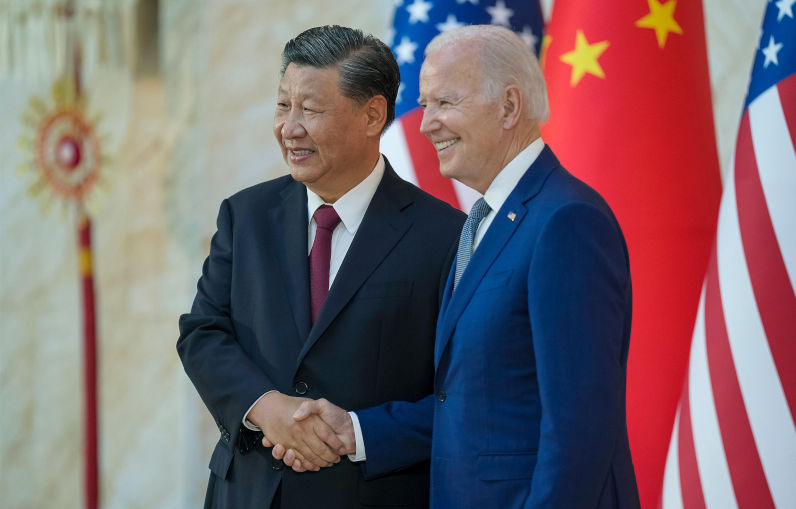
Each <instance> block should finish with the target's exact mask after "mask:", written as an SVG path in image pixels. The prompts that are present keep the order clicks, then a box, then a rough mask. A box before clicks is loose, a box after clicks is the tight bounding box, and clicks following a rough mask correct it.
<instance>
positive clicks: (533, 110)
mask: <svg viewBox="0 0 796 509" xmlns="http://www.w3.org/2000/svg"><path fill="white" fill-rule="evenodd" d="M470 41H472V42H474V43H476V44H477V45H478V49H479V51H480V55H478V56H479V61H480V63H481V70H482V72H483V74H484V93H485V95H486V96H487V97H488V98H489V99H497V98H498V96H499V95H500V94H501V93H502V92H503V90H504V89H505V88H506V86H508V85H517V86H518V87H520V90H522V95H523V97H524V99H525V115H526V117H527V118H529V119H531V120H534V121H536V122H537V123H539V124H543V123H545V122H547V119H548V118H549V117H550V106H549V105H548V103H547V86H546V85H545V81H544V75H543V74H542V68H541V67H540V66H539V61H538V60H537V59H536V56H535V55H534V54H533V51H531V49H530V48H528V46H527V45H526V44H525V42H524V41H523V40H522V39H521V38H520V37H519V36H518V35H517V34H515V33H514V32H512V31H511V30H509V29H508V28H504V27H500V26H495V25H469V26H464V27H461V28H456V29H454V30H449V31H447V32H442V33H441V34H439V35H437V36H436V37H434V38H433V39H432V40H431V42H430V43H428V46H426V50H425V55H426V56H428V54H429V53H432V52H434V51H437V50H439V49H442V48H445V47H448V46H451V45H453V44H456V43H459V42H470Z"/></svg>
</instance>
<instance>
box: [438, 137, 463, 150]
mask: <svg viewBox="0 0 796 509" xmlns="http://www.w3.org/2000/svg"><path fill="white" fill-rule="evenodd" d="M460 140H461V138H453V139H452V140H445V141H438V142H436V143H434V148H435V149H437V150H445V149H446V148H448V147H450V146H451V145H454V144H456V143H458V142H459V141H460Z"/></svg>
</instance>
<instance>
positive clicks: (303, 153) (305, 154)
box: [289, 149, 314, 157]
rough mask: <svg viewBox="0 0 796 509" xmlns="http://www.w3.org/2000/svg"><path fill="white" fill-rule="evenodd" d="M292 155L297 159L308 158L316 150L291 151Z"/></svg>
mask: <svg viewBox="0 0 796 509" xmlns="http://www.w3.org/2000/svg"><path fill="white" fill-rule="evenodd" d="M289 150H290V153H291V154H293V155H294V156H296V157H302V156H308V155H310V154H312V153H313V152H314V150H293V149H289Z"/></svg>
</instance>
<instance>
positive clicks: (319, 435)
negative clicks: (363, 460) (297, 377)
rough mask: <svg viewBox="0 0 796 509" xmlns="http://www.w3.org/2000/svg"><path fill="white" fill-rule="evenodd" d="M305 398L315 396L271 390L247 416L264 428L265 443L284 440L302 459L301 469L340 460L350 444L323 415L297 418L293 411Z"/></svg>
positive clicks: (287, 447)
mask: <svg viewBox="0 0 796 509" xmlns="http://www.w3.org/2000/svg"><path fill="white" fill-rule="evenodd" d="M302 402H311V400H308V399H306V398H294V397H292V396H286V395H284V394H281V393H279V392H276V391H274V392H270V393H268V394H266V395H265V396H263V397H262V398H260V400H259V401H258V402H257V404H255V405H254V407H253V408H252V409H251V411H250V412H249V415H247V416H246V418H247V419H248V420H249V421H250V422H252V423H254V424H255V425H256V426H258V427H259V428H260V429H261V430H262V432H263V434H264V435H265V438H263V445H264V446H266V447H270V445H271V444H281V445H282V446H283V447H285V448H286V449H291V450H293V455H294V458H295V459H296V460H298V461H299V465H298V468H299V470H297V471H304V470H314V471H317V470H320V467H329V466H332V465H333V464H334V463H337V462H339V461H340V454H341V452H339V451H343V450H346V445H345V444H344V443H343V442H342V441H341V440H340V439H339V438H338V437H337V435H336V433H335V431H334V430H333V429H332V428H331V427H330V426H329V425H328V424H326V423H325V422H324V421H323V420H322V419H321V417H320V416H317V415H314V416H309V415H308V416H306V418H304V419H301V420H295V419H294V418H293V415H294V413H295V412H296V411H297V409H298V408H299V406H300V405H301V403H302ZM274 457H276V455H274ZM277 459H279V458H277ZM288 466H291V465H288ZM294 470H296V468H295V467H294Z"/></svg>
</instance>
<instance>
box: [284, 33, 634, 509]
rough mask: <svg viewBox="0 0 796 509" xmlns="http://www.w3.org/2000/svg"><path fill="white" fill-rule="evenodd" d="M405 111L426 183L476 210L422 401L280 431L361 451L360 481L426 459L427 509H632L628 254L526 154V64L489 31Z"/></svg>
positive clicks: (585, 191) (330, 413)
mask: <svg viewBox="0 0 796 509" xmlns="http://www.w3.org/2000/svg"><path fill="white" fill-rule="evenodd" d="M420 103H421V104H422V105H423V107H424V108H425V111H424V115H423V121H422V124H421V131H423V133H424V134H425V135H426V136H427V137H428V138H429V139H430V140H431V141H432V143H433V144H434V146H435V147H436V149H437V154H438V156H439V161H440V168H441V172H442V174H443V175H445V176H447V177H451V178H455V179H457V180H459V181H460V182H462V183H464V184H466V185H467V186H470V187H472V188H474V189H476V190H478V191H479V192H480V193H481V194H483V198H481V199H479V200H478V201H477V202H476V204H475V205H474V206H473V209H472V211H471V212H470V215H469V216H468V219H467V221H466V222H465V224H464V227H463V229H462V234H461V237H460V241H459V246H458V252H457V258H456V262H455V267H454V268H452V269H451V273H450V277H449V278H448V281H447V285H446V287H445V291H444V297H443V303H442V308H441V310H440V318H439V323H438V325H437V335H436V349H435V359H434V361H435V367H436V374H435V378H434V394H433V395H431V396H428V397H427V398H424V399H423V400H421V401H419V402H417V403H409V402H392V403H388V404H385V405H380V406H377V407H374V408H369V409H365V410H360V411H357V412H356V415H357V416H358V423H357V422H354V421H352V419H350V418H349V417H348V414H346V413H345V412H344V411H342V410H341V409H339V408H337V407H335V406H333V405H332V404H331V403H329V402H328V401H318V402H306V403H304V404H303V405H302V408H301V409H300V411H299V412H297V413H296V414H295V416H294V417H295V418H296V419H299V420H300V419H303V418H305V417H307V416H313V417H314V416H318V415H320V416H321V417H322V418H323V419H324V420H325V421H326V422H327V423H329V424H330V426H331V427H332V428H333V429H334V431H335V432H336V433H337V434H338V435H339V437H343V438H345V439H346V441H347V442H349V443H350V442H351V439H350V437H351V436H354V435H355V434H358V435H361V439H362V445H363V448H364V451H360V450H359V449H360V448H357V454H358V455H362V454H364V456H365V457H366V460H365V462H364V463H363V468H364V471H365V473H366V476H376V475H380V474H382V473H384V472H390V471H394V470H395V469H398V468H402V467H404V466H406V465H409V464H412V463H414V462H417V461H420V460H422V459H424V458H427V457H429V455H430V457H431V506H432V507H435V508H440V509H445V508H454V507H455V508H457V509H466V508H474V509H475V508H478V509H481V508H484V507H500V508H501V509H504V508H505V509H510V508H518V509H519V508H525V509H531V508H534V509H536V508H566V509H569V508H637V507H638V506H639V500H638V492H637V488H636V482H635V474H634V471H633V463H632V461H631V456H630V449H629V446H628V438H627V426H626V418H625V380H626V368H627V354H628V346H629V345H628V344H629V338H630V321H631V286H630V270H629V261H628V254H627V248H626V246H625V241H624V238H623V235H622V232H621V230H620V228H619V225H618V224H617V221H616V219H615V218H614V215H613V214H612V212H611V210H610V208H609V207H608V205H607V204H606V203H605V201H604V200H603V199H602V198H601V197H600V196H599V195H598V194H597V192H595V191H594V190H593V189H591V188H589V187H588V186H587V185H586V184H584V183H583V182H581V181H579V180H578V179H576V178H575V177H573V176H572V175H571V174H570V173H569V172H567V171H566V170H565V169H564V168H563V167H562V166H561V164H560V163H559V162H558V160H557V159H556V157H555V155H554V154H553V152H552V151H551V150H550V148H549V147H546V146H545V144H544V142H543V141H542V139H541V134H540V129H539V124H541V123H543V122H544V121H546V120H547V117H548V106H547V94H546V91H545V83H544V78H543V77H542V72H541V69H540V68H539V64H538V62H537V61H536V58H535V57H534V56H533V54H532V53H531V52H530V51H529V50H528V48H527V46H525V44H524V43H523V41H522V40H521V39H520V38H519V37H518V36H517V35H516V34H514V33H513V32H511V31H510V30H508V29H505V28H501V27H495V26H470V27H465V28H461V29H457V30H452V31H450V32H446V33H443V34H441V35H439V36H438V37H437V38H435V39H434V40H433V41H432V42H431V43H430V44H429V46H428V48H426V59H425V61H424V63H423V66H422V70H421V72H420ZM335 403H337V402H335ZM345 408H352V407H345ZM432 425H433V426H432ZM273 452H274V454H275V456H278V457H281V456H282V455H285V461H286V463H289V464H292V463H293V459H294V458H293V454H292V453H291V451H289V450H288V451H287V452H285V448H283V447H276V448H275V449H274V451H273ZM361 453H362V454H361Z"/></svg>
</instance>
